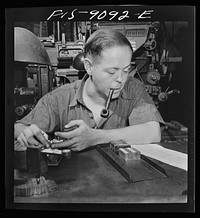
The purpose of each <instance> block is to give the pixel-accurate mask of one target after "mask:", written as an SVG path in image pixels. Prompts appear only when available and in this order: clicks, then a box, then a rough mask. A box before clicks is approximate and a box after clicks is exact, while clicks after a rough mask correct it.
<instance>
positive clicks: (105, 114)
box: [101, 89, 114, 118]
mask: <svg viewBox="0 0 200 218" xmlns="http://www.w3.org/2000/svg"><path fill="white" fill-rule="evenodd" d="M113 92H114V89H110V90H109V94H108V99H107V102H106V106H105V108H104V109H103V110H102V111H101V117H103V118H107V117H108V116H109V106H110V101H111V99H112V95H113Z"/></svg>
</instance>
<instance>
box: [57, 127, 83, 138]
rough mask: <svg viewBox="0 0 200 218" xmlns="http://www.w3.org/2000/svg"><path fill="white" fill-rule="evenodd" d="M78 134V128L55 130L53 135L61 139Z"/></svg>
mask: <svg viewBox="0 0 200 218" xmlns="http://www.w3.org/2000/svg"><path fill="white" fill-rule="evenodd" d="M78 135H79V131H78V129H74V130H72V131H70V132H55V136H58V137H60V138H63V139H71V138H74V137H76V136H78Z"/></svg>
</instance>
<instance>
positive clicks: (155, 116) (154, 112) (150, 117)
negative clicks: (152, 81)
mask: <svg viewBox="0 0 200 218" xmlns="http://www.w3.org/2000/svg"><path fill="white" fill-rule="evenodd" d="M149 121H157V122H159V123H163V124H164V123H165V122H164V120H163V118H162V117H161V115H160V113H159V111H158V109H157V107H156V106H155V104H154V102H153V100H152V99H151V97H150V96H149V94H148V93H147V92H146V90H145V88H144V86H143V85H141V86H140V87H139V91H137V96H136V103H135V104H134V107H133V109H132V111H131V113H130V115H129V124H130V125H136V124H141V123H146V122H149Z"/></svg>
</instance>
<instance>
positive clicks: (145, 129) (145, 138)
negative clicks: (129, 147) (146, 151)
mask: <svg viewBox="0 0 200 218" xmlns="http://www.w3.org/2000/svg"><path fill="white" fill-rule="evenodd" d="M95 135H96V141H95V144H101V143H108V142H110V141H114V140H120V139H123V140H125V141H126V142H127V143H129V144H148V143H153V142H160V140H161V133H160V124H159V123H158V122H154V121H152V122H148V123H144V124H138V125H133V126H128V127H124V128H121V129H111V130H96V133H95Z"/></svg>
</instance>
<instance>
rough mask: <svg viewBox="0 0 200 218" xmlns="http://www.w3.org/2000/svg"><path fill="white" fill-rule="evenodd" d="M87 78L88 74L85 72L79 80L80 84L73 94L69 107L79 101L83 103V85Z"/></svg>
mask: <svg viewBox="0 0 200 218" xmlns="http://www.w3.org/2000/svg"><path fill="white" fill-rule="evenodd" d="M88 78H89V75H88V74H86V75H85V76H84V77H83V79H82V80H81V84H80V86H78V87H77V92H76V94H75V96H74V98H73V99H72V101H71V103H70V105H69V107H73V106H75V105H77V102H80V103H81V104H83V105H84V101H83V88H84V85H85V81H86V80H87V79H88Z"/></svg>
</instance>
